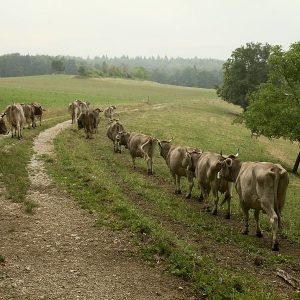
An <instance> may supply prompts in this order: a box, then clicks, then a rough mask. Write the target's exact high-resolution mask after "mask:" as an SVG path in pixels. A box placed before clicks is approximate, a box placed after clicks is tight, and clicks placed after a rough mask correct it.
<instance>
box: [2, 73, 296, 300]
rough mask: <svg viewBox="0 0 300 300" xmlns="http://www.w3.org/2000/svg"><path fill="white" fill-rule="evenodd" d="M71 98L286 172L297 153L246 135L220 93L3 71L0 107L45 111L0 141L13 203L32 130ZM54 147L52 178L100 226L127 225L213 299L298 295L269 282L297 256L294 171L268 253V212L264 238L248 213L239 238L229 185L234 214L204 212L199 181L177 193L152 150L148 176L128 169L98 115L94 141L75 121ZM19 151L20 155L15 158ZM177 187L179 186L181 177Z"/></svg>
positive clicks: (154, 256)
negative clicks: (25, 105) (20, 134)
mask: <svg viewBox="0 0 300 300" xmlns="http://www.w3.org/2000/svg"><path fill="white" fill-rule="evenodd" d="M148 97H149V98H148ZM73 99H87V100H88V101H90V102H91V104H92V105H93V107H97V106H100V107H105V106H107V105H108V104H115V105H116V106H117V112H118V114H119V117H120V120H121V122H122V123H123V125H124V126H125V128H126V129H127V130H128V131H137V132H142V133H145V134H149V135H152V136H154V137H156V138H159V139H170V138H173V143H174V144H178V145H187V146H194V147H198V148H201V149H203V150H210V151H215V152H219V151H220V150H222V151H223V153H226V154H230V153H235V152H236V150H237V148H239V149H240V159H241V160H245V161H247V160H249V161H271V162H274V163H277V162H278V163H281V164H282V165H283V166H284V167H285V168H286V169H288V170H290V169H291V168H292V164H293V162H294V159H295V158H296V155H297V153H298V151H299V147H298V145H296V144H290V143H289V142H288V141H284V140H274V141H270V140H268V139H265V138H263V137H261V138H258V139H254V138H251V137H250V132H249V131H248V130H247V129H246V128H244V126H243V125H241V124H233V120H234V119H235V117H236V116H237V115H238V113H239V112H240V109H239V108H238V107H236V106H233V105H230V104H228V103H225V102H223V101H221V100H219V99H217V97H216V95H215V92H214V91H213V90H205V89H195V88H184V87H174V86H167V85H160V84H155V83H151V82H142V81H132V80H120V79H81V78H76V77H71V76H39V77H23V78H5V79H0V111H3V110H4V108H5V107H6V105H8V104H10V103H11V102H12V101H14V102H34V101H36V102H40V103H41V104H42V105H43V106H44V107H45V108H46V110H47V111H46V112H45V118H46V119H48V120H47V121H46V122H45V123H44V125H43V126H42V128H38V129H37V130H25V131H24V136H25V138H24V139H23V140H21V141H16V140H12V139H10V138H9V139H8V138H5V139H1V140H0V147H1V152H2V155H1V169H0V171H1V178H0V179H1V180H2V181H3V182H4V183H5V184H6V186H7V190H8V194H9V196H10V197H11V198H12V199H13V200H14V201H23V200H22V199H23V197H24V194H25V193H26V187H27V182H28V179H27V177H26V176H27V175H26V165H27V163H28V160H29V158H30V156H31V152H32V150H31V145H32V140H33V138H34V137H35V136H36V135H37V134H38V132H40V131H41V130H43V129H45V128H46V127H50V126H52V125H54V124H55V123H58V122H61V121H62V120H65V119H67V118H69V116H68V115H67V113H66V112H67V105H68V103H69V102H71V101H72V100H73ZM148 99H149V101H148ZM55 149H56V154H57V156H56V157H45V158H44V159H45V161H46V162H47V166H48V169H49V172H50V173H51V175H52V177H53V178H54V179H55V182H56V183H57V184H58V185H59V186H60V187H61V188H62V189H66V190H67V191H68V192H69V193H70V194H72V195H73V196H74V198H75V199H77V200H78V203H79V204H80V206H81V207H82V208H84V209H88V210H89V211H90V213H92V214H94V215H95V216H96V218H97V220H98V221H97V224H98V226H109V227H111V228H113V229H115V230H125V231H129V232H131V233H132V237H133V239H134V241H135V242H136V244H137V245H138V246H139V248H140V250H141V255H142V256H143V257H144V258H145V259H148V260H149V261H151V262H152V263H154V264H155V263H163V264H165V266H166V268H167V269H168V270H169V271H170V272H171V273H173V274H175V275H178V276H182V277H183V278H185V279H187V280H189V281H191V282H192V283H193V285H194V287H195V288H196V289H199V290H201V291H204V292H205V293H206V294H207V295H209V297H210V298H212V299H254V298H256V299H277V298H278V299H280V298H283V299H290V298H291V297H293V296H294V293H293V290H292V289H291V288H290V287H288V286H287V285H286V284H285V283H283V282H281V283H280V284H278V282H277V283H276V284H274V282H273V281H274V280H275V279H276V276H275V275H274V273H275V270H276V268H277V267H280V268H284V267H289V266H290V265H292V264H296V263H298V264H299V262H300V245H299V243H300V218H299V213H300V203H299V195H300V179H299V177H297V176H295V175H292V174H291V173H290V184H289V188H288V193H287V200H286V205H285V207H284V209H283V234H282V235H281V237H280V243H281V251H280V252H279V253H274V252H272V251H271V250H270V245H271V235H270V228H269V227H270V225H269V220H267V218H266V217H265V215H262V216H261V219H262V228H263V232H264V237H263V238H262V239H257V238H255V236H254V235H255V228H254V219H253V218H252V217H251V220H250V226H251V227H250V235H249V236H243V235H241V234H240V231H241V229H242V215H241V211H240V209H239V205H238V198H237V195H236V193H235V192H234V194H233V201H232V202H233V216H232V219H231V220H225V219H224V214H225V213H224V210H223V209H222V208H221V209H220V210H219V215H218V216H217V217H215V216H211V215H210V214H209V213H207V212H203V211H202V210H201V204H200V203H199V202H198V201H197V200H196V197H197V196H198V194H199V190H198V189H197V187H194V190H193V194H192V199H191V200H186V199H184V196H183V195H175V194H174V193H173V192H174V185H173V183H172V180H171V176H170V174H169V171H168V169H167V166H166V163H165V161H164V160H163V158H161V157H160V156H159V151H158V150H157V151H156V154H155V160H154V175H153V176H148V175H147V174H146V164H145V162H144V161H143V160H142V159H137V166H138V167H137V169H136V170H133V169H132V166H131V158H130V156H129V154H128V152H127V150H124V151H123V153H122V154H121V155H120V154H114V153H113V151H112V144H111V141H110V140H108V139H107V137H106V120H104V118H102V119H101V121H100V128H99V133H98V134H96V135H95V138H94V139H92V140H86V139H85V137H84V132H82V131H78V130H77V128H76V126H75V125H73V127H72V128H71V129H67V130H66V131H64V132H62V133H61V134H60V135H59V136H58V138H57V139H56V141H55ZM16 156H19V157H21V158H22V159H21V160H20V161H18V160H17V161H16V160H15V159H14V158H15V157H16ZM12 166H13V167H12ZM16 172H17V173H16ZM16 182H18V183H20V185H18V184H16ZM182 185H183V188H182V189H183V191H184V192H185V191H186V189H187V181H186V180H185V179H183V180H182ZM20 186H21V187H20ZM211 201H212V199H211ZM257 257H260V258H261V259H262V261H263V263H262V265H261V266H259V267H258V266H255V264H254V261H255V260H256V258H257Z"/></svg>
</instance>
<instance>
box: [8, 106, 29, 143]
mask: <svg viewBox="0 0 300 300" xmlns="http://www.w3.org/2000/svg"><path fill="white" fill-rule="evenodd" d="M5 113H6V117H7V120H8V123H9V125H10V128H11V137H14V136H18V139H20V138H22V137H23V135H22V130H23V126H24V124H25V122H26V119H25V116H24V111H23V108H22V106H21V104H12V105H9V106H8V107H7V108H6V111H5Z"/></svg>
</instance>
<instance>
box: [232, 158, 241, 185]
mask: <svg viewBox="0 0 300 300" xmlns="http://www.w3.org/2000/svg"><path fill="white" fill-rule="evenodd" d="M242 164H243V163H242V162H241V161H240V160H238V159H235V160H233V165H232V167H231V168H230V169H231V172H230V173H231V178H232V181H233V182H236V181H237V179H238V177H239V173H240V170H241V167H242Z"/></svg>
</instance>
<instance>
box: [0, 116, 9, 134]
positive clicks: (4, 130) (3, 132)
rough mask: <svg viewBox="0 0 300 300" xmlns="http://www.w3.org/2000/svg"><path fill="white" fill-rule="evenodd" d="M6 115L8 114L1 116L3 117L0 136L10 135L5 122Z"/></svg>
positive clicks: (0, 123)
mask: <svg viewBox="0 0 300 300" xmlns="http://www.w3.org/2000/svg"><path fill="white" fill-rule="evenodd" d="M5 114H6V113H4V114H1V116H0V134H7V133H8V131H7V126H6V124H5V121H4V116H5Z"/></svg>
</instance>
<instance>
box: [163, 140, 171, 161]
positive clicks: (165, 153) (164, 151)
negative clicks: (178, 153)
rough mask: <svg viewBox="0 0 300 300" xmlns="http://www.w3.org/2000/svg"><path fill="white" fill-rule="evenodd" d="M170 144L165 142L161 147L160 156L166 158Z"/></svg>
mask: <svg viewBox="0 0 300 300" xmlns="http://www.w3.org/2000/svg"><path fill="white" fill-rule="evenodd" d="M171 147H172V144H171V143H165V144H164V145H163V147H161V152H162V157H163V158H164V159H165V160H167V159H168V156H169V155H170V150H171Z"/></svg>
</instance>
